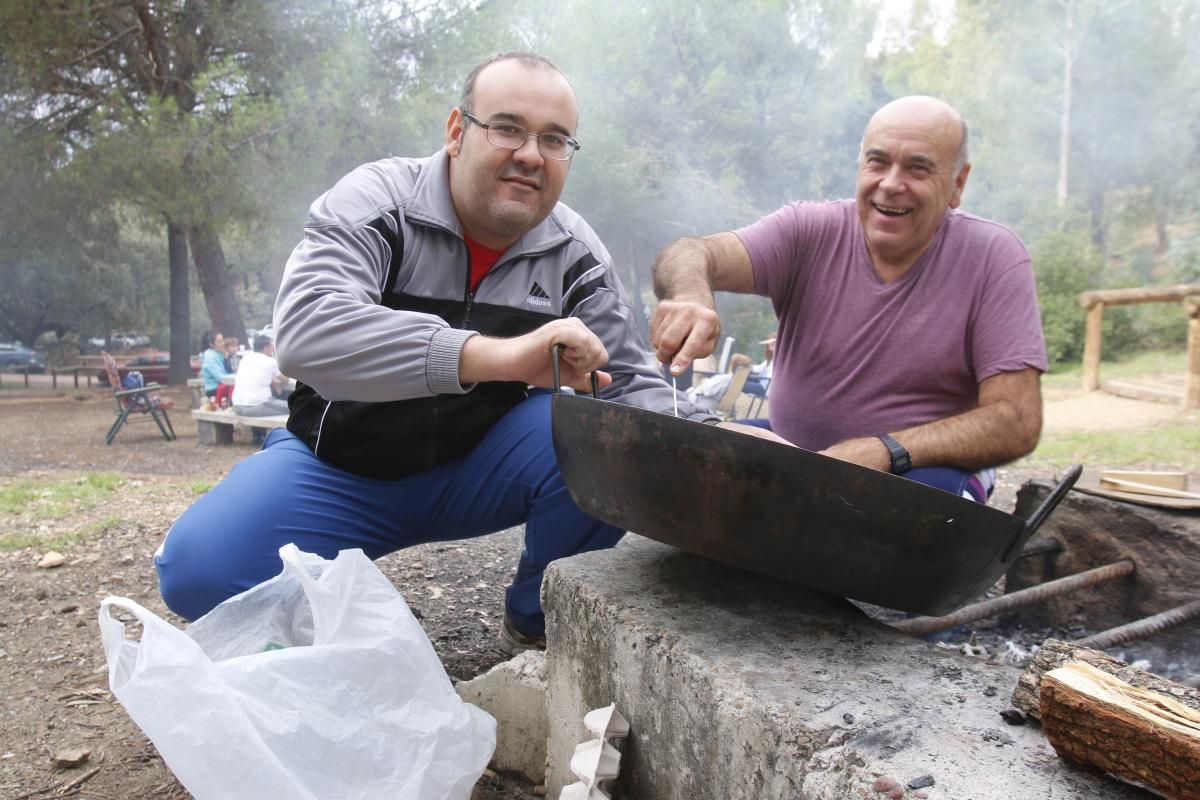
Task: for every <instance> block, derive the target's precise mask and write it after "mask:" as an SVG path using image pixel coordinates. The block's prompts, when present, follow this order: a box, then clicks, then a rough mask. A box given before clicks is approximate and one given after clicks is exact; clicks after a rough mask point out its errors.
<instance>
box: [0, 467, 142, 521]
mask: <svg viewBox="0 0 1200 800" xmlns="http://www.w3.org/2000/svg"><path fill="white" fill-rule="evenodd" d="M121 481H122V478H121V476H120V475H118V474H117V473H115V472H92V473H88V474H87V475H82V476H80V477H78V478H69V479H66V480H61V481H49V482H47V481H31V480H23V481H16V482H14V483H10V484H7V485H4V486H0V514H18V513H32V514H33V516H35V517H37V518H39V519H59V518H61V517H65V516H66V515H67V514H70V513H72V512H76V511H80V510H82V509H87V508H92V507H93V506H95V505H96V504H97V503H99V502H100V501H101V500H102V499H106V498H108V497H110V496H111V495H113V494H114V493H115V492H116V489H117V487H119V486H120V485H121Z"/></svg>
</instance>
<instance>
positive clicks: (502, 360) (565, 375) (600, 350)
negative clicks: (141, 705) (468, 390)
mask: <svg viewBox="0 0 1200 800" xmlns="http://www.w3.org/2000/svg"><path fill="white" fill-rule="evenodd" d="M556 344H561V345H563V351H562V356H561V357H560V358H559V378H560V379H561V381H562V385H563V386H570V387H572V388H574V389H577V390H579V391H585V392H590V391H591V389H592V372H593V371H594V370H595V371H596V378H597V381H598V382H599V384H600V386H608V385H609V384H610V383H612V376H611V375H609V374H608V373H607V372H600V371H598V368H599V367H601V366H603V365H604V364H606V363H607V362H608V351H607V350H606V349H605V348H604V343H603V342H601V341H600V339H599V337H597V336H596V334H594V333H592V332H591V331H590V330H588V328H587V326H586V325H584V324H583V323H582V322H581V321H579V320H578V319H575V318H574V317H572V318H569V319H556V320H554V321H553V322H548V323H546V324H545V325H543V326H542V327H540V328H538V329H537V330H534V331H530V332H529V333H527V334H525V335H524V336H517V337H515V338H512V339H494V338H491V337H488V336H472V337H471V338H470V339H467V341H466V343H465V344H464V345H463V349H462V354H461V355H460V356H459V361H458V380H459V383H461V384H463V385H466V384H471V383H481V382H484V381H521V382H523V383H527V384H529V385H531V386H540V387H542V388H547V387H550V386H552V385H553V381H554V371H553V366H552V363H551V357H552V355H551V354H552V351H553V348H554V345H556Z"/></svg>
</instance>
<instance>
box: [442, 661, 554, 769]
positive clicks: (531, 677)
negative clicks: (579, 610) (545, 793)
mask: <svg viewBox="0 0 1200 800" xmlns="http://www.w3.org/2000/svg"><path fill="white" fill-rule="evenodd" d="M545 672H546V657H545V654H544V653H542V652H540V651H537V650H527V651H525V652H523V653H519V654H518V655H517V656H516V657H515V658H512V659H510V660H508V661H504V662H501V663H499V664H497V665H496V666H494V667H492V668H491V669H490V670H488V671H487V672H485V673H484V674H482V675H479V676H477V677H475V678H472V679H471V680H469V681H463V682H462V683H459V684H458V685H457V686H456V687H455V689H456V690H457V691H458V695H459V697H461V698H462V699H463V700H465V701H466V702H468V703H471V704H472V705H476V706H479V707H480V708H482V709H483V710H484V711H486V712H488V713H489V714H491V715H492V716H493V717H495V718H496V752H495V753H494V754H493V756H492V767H493V768H494V769H498V770H504V771H506V772H519V773H521V774H522V775H524V776H525V777H526V778H528V779H529V780H531V781H533V782H534V783H535V784H540V783H542V782H543V781H544V780H545V779H546V737H547V734H548V728H547V726H546V676H545Z"/></svg>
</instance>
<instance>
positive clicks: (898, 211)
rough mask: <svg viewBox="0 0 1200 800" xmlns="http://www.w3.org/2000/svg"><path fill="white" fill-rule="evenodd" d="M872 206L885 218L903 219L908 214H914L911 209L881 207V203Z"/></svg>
mask: <svg viewBox="0 0 1200 800" xmlns="http://www.w3.org/2000/svg"><path fill="white" fill-rule="evenodd" d="M871 205H872V206H873V207H874V208H875V210H876V211H878V212H879V213H880V214H883V215H884V216H885V217H903V216H905V215H906V214H910V213H912V209H911V208H893V207H892V206H881V205H879V203H872V204H871Z"/></svg>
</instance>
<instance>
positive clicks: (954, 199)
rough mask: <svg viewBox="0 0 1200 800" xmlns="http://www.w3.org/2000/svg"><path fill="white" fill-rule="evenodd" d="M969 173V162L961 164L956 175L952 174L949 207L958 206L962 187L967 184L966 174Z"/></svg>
mask: <svg viewBox="0 0 1200 800" xmlns="http://www.w3.org/2000/svg"><path fill="white" fill-rule="evenodd" d="M970 173H971V164H970V162H968V163H966V164H963V165H962V169H960V170H959V171H958V175H956V176H954V194H952V195H950V207H951V208H958V206H959V204H960V203H961V202H962V193H963V189H964V188H966V186H967V175H969V174H970Z"/></svg>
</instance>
